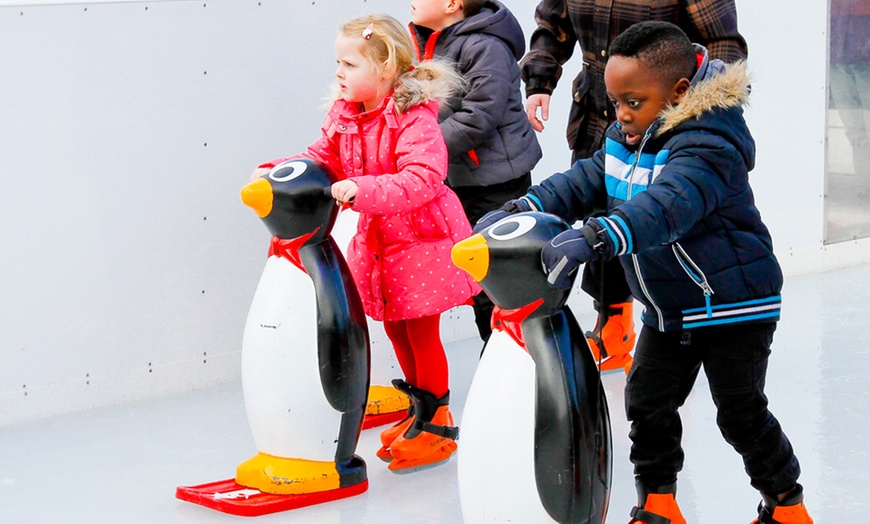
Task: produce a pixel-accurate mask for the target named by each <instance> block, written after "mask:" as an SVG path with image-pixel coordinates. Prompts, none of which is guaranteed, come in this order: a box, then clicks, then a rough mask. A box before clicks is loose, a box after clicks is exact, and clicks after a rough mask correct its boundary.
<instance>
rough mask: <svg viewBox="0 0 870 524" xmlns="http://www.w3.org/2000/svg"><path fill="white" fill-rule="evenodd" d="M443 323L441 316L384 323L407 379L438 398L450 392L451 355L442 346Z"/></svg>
mask: <svg viewBox="0 0 870 524" xmlns="http://www.w3.org/2000/svg"><path fill="white" fill-rule="evenodd" d="M440 323H441V315H440V314H438V315H429V316H428V317H422V318H412V319H408V320H386V321H384V330H385V331H386V332H387V336H388V337H390V342H392V343H393V350H394V351H395V352H396V358H397V359H398V360H399V366H401V367H402V372H404V373H405V380H406V381H407V382H408V383H409V384H411V385H412V386H416V387H418V388H420V389H423V390H426V391H428V392H430V393H432V394H433V395H435V396H436V397H437V398H440V397H442V396H443V395H445V394H446V393H447V391H448V389H449V387H448V374H447V355H446V354H445V353H444V345H443V344H441V331H440Z"/></svg>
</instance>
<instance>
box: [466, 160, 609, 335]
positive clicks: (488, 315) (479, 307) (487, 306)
mask: <svg viewBox="0 0 870 524" xmlns="http://www.w3.org/2000/svg"><path fill="white" fill-rule="evenodd" d="M530 185H532V174H531V173H526V174H525V175H523V176H521V177H519V178H515V179H513V180H508V181H507V182H502V183H501V184H493V185H491V186H460V187H453V188H452V189H453V191H454V192H455V193H456V195H457V196H458V197H459V202H461V203H462V209H463V210H464V211H465V216H466V217H468V221H469V222H471V225H472V226H474V224H476V223H477V221H478V220H480V219H481V217H483V215H485V214H487V213H489V212H490V211H493V210H496V209H498V208H500V207H501V206H503V205H504V203H505V202H507V201H508V200H513V199H514V198H519V197H521V196H523V195H525V194H526V191H528V190H529V186H530ZM620 271H621V270H620ZM473 302H474V305H473V306H472V307H473V309H474V323H475V324H476V325H477V332H478V333H479V334H480V339H481V340H483V341H484V342H486V341H487V340H489V336H490V335H491V334H492V328H491V327H490V323H491V320H492V308H493V304H492V301H491V300H490V299H489V297H488V296H487V295H486V293H484V292H483V291H481V292H480V293H478V294H477V295H476V296H474V297H473Z"/></svg>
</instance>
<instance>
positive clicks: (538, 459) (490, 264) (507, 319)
mask: <svg viewBox="0 0 870 524" xmlns="http://www.w3.org/2000/svg"><path fill="white" fill-rule="evenodd" d="M568 227H569V226H568V225H567V224H566V223H565V222H564V221H562V220H561V219H559V218H557V217H555V216H553V215H548V214H543V213H534V212H532V213H519V214H515V215H511V216H509V217H506V218H504V219H502V220H501V221H499V222H497V223H496V224H494V225H492V226H490V227H489V228H487V229H485V230H483V231H482V232H481V233H478V234H475V235H472V236H471V237H469V238H467V239H466V240H463V241H462V242H459V243H457V244H456V245H455V246H454V248H453V261H454V263H455V264H456V265H457V266H458V267H460V268H462V269H464V270H465V271H467V272H468V273H469V274H470V275H471V276H472V277H473V278H474V279H475V280H476V281H478V282H479V283H480V285H481V287H483V289H484V291H486V293H487V294H488V295H489V296H490V298H491V299H492V301H493V302H494V303H495V305H496V311H495V312H494V315H493V325H494V331H493V334H492V337H491V338H490V340H489V343H488V344H487V347H486V351H485V352H484V354H483V357H482V358H481V361H480V363H479V364H478V368H477V371H476V372H475V376H474V379H473V381H472V385H471V389H470V390H469V393H468V398H467V400H466V404H465V407H464V412H463V417H462V424H461V426H462V441H463V450H462V453H461V454H460V456H459V463H458V478H459V495H460V501H461V505H462V513H463V517H464V520H465V521H466V522H546V521H549V520H555V521H557V522H563V523H568V522H570V523H594V524H600V523H603V522H604V519H605V517H606V515H607V508H608V504H609V499H610V483H611V435H610V416H609V413H608V409H607V401H606V398H605V396H604V390H603V388H602V385H601V381H600V376H599V373H598V369H597V367H596V365H595V361H594V360H593V358H592V355H591V353H590V352H589V348H588V346H587V342H586V337H585V336H584V334H583V330H582V329H581V328H580V326H579V324H578V323H577V320H576V319H575V318H574V315H573V313H572V312H571V310H570V309H569V308H568V307H567V306H566V302H567V300H568V295H569V291H563V290H556V289H553V288H552V287H550V285H549V284H548V283H547V276H546V275H545V274H544V272H543V269H542V265H541V249H542V248H543V247H544V245H545V243H546V242H548V241H549V240H550V239H552V238H553V237H554V236H556V235H557V234H559V233H561V232H562V231H565V230H566V229H568ZM533 482H534V488H536V489H533V486H532V483H533Z"/></svg>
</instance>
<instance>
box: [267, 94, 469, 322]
mask: <svg viewBox="0 0 870 524" xmlns="http://www.w3.org/2000/svg"><path fill="white" fill-rule="evenodd" d="M358 107H359V106H358V104H355V103H348V102H346V101H344V100H339V101H337V102H336V103H335V104H334V105H333V107H332V109H331V110H330V112H329V114H328V115H327V117H326V120H325V121H324V124H323V128H322V131H323V136H322V137H321V139H320V140H318V141H317V142H316V143H315V144H314V145H312V146H311V147H309V148H308V151H307V152H306V153H305V154H304V155H303V156H305V157H308V158H311V159H312V160H315V161H317V162H320V163H321V164H323V165H325V166H328V167H329V168H331V169H333V170H334V171H335V172H336V173H338V174H339V176H343V177H346V178H349V179H353V181H354V182H356V183H357V184H358V185H359V192H358V193H357V195H356V197H355V199H354V202H353V209H354V210H355V211H358V212H359V213H360V217H359V222H358V225H357V232H356V234H355V235H354V237H353V239H351V242H350V246H349V247H348V251H347V259H348V265H349V266H350V269H351V272H352V273H353V276H354V280H355V281H356V284H357V287H358V288H359V292H360V296H361V297H362V300H363V305H364V307H365V312H366V314H367V315H369V316H370V317H372V318H373V319H375V320H405V319H410V318H419V317H423V316H427V315H433V314H437V313H441V312H443V311H446V310H447V309H450V308H451V307H454V306H457V305H460V304H464V303H466V301H467V300H468V298H469V297H471V296H472V295H474V294H476V293H477V292H478V291H479V290H480V288H479V286H478V285H477V284H476V283H475V282H474V281H473V280H471V278H470V277H469V276H468V275H467V274H466V273H465V272H463V271H461V270H459V269H458V268H457V267H456V266H454V265H453V262H452V260H451V258H450V250H451V249H452V247H453V244H455V243H456V242H458V241H460V240H462V239H464V238H467V237H468V236H469V235H471V226H470V225H469V223H468V219H466V217H465V213H464V212H463V210H462V205H461V204H460V203H459V199H458V197H457V196H456V194H455V193H454V192H453V191H452V190H451V189H450V188H448V187H447V186H446V185H444V180H445V178H446V176H447V147H446V146H445V144H444V138H443V136H442V135H441V130H440V128H439V126H438V104H437V103H436V102H428V103H423V104H420V105H416V106H413V107H411V108H409V109H407V110H406V111H404V112H402V113H400V112H399V111H398V110H397V109H396V105H395V102H394V100H393V98H392V97H387V98H385V99H384V101H383V102H382V103H381V104H380V105H379V106H378V107H377V108H375V109H373V110H371V111H368V112H365V113H360V112H359V110H358ZM278 162H280V161H279V160H278V161H274V163H278ZM272 164H273V163H269V164H264V165H263V166H264V167H268V166H269V165H272Z"/></svg>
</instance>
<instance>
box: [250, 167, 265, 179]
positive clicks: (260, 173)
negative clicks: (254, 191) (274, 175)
mask: <svg viewBox="0 0 870 524" xmlns="http://www.w3.org/2000/svg"><path fill="white" fill-rule="evenodd" d="M268 172H269V168H268V167H258V168H257V169H255V170H254V172H253V173H251V182H253V181H254V180H256V179H258V178H260V177H261V176H263V175H265V174H266V173H268Z"/></svg>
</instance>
